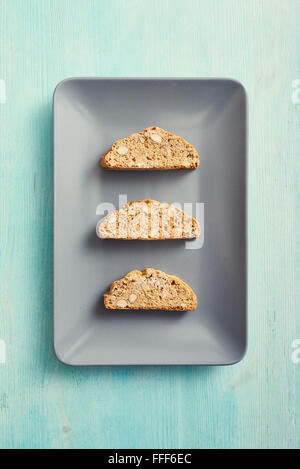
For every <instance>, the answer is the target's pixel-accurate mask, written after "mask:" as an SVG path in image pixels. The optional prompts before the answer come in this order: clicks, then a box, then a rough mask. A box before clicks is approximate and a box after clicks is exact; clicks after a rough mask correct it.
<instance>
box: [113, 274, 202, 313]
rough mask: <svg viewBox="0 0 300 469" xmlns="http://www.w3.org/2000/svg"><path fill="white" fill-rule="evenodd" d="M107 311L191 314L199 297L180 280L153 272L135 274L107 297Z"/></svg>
mask: <svg viewBox="0 0 300 469" xmlns="http://www.w3.org/2000/svg"><path fill="white" fill-rule="evenodd" d="M104 305H105V307H106V308H107V309H158V310H169V311H191V310H194V309H196V308H197V296H196V295H195V293H194V292H193V290H192V289H191V288H190V287H189V286H188V285H187V284H186V283H184V282H183V281H182V280H181V279H180V278H178V277H175V276H173V275H169V274H166V273H165V272H162V271H161V270H156V269H152V268H147V269H144V270H143V271H142V272H141V271H140V270H133V271H132V272H129V273H128V274H127V275H125V277H123V278H121V279H120V280H116V281H115V282H113V283H112V284H111V286H110V290H109V291H108V292H106V293H105V294H104Z"/></svg>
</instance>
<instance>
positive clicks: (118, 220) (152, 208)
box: [97, 199, 200, 240]
mask: <svg viewBox="0 0 300 469" xmlns="http://www.w3.org/2000/svg"><path fill="white" fill-rule="evenodd" d="M97 235H98V237H99V238H103V239H143V240H158V239H192V238H197V237H198V236H199V235H200V226H199V224H198V222H197V220H196V219H195V218H193V217H191V216H190V215H187V214H186V213H185V212H184V211H183V210H181V209H179V208H177V207H175V206H174V205H171V204H166V203H161V202H158V201H157V200H151V199H145V200H139V201H134V202H129V203H127V204H126V205H124V206H123V207H122V208H121V209H120V210H113V211H111V212H109V213H108V214H107V215H106V217H105V218H104V220H103V221H102V222H100V223H99V224H98V226H97Z"/></svg>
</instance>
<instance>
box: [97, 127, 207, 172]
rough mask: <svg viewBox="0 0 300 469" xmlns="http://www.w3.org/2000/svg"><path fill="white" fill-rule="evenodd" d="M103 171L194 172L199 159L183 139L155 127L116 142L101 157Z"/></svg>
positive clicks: (193, 149)
mask: <svg viewBox="0 0 300 469" xmlns="http://www.w3.org/2000/svg"><path fill="white" fill-rule="evenodd" d="M100 165H101V166H102V168H104V169H121V170H130V169H132V170H149V169H159V170H164V169H195V168H197V167H198V166H199V156H198V153H197V152H196V150H195V148H194V147H193V146H192V145H190V144H189V143H188V142H187V141H186V140H184V138H182V137H178V136H176V135H174V134H171V133H170V132H166V131H165V130H163V129H160V128H159V127H148V128H147V129H145V130H142V131H141V132H138V133H135V134H132V135H130V136H129V137H127V138H123V139H122V140H117V141H116V142H114V143H113V145H112V147H111V148H110V149H109V150H108V151H107V152H106V153H105V154H104V155H103V156H102V158H101V160H100Z"/></svg>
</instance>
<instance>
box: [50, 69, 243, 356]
mask: <svg viewBox="0 0 300 469" xmlns="http://www.w3.org/2000/svg"><path fill="white" fill-rule="evenodd" d="M53 106H54V109H53V113H54V300H53V304H54V307H53V314H54V328H53V329H54V348H55V352H56V355H57V357H58V358H59V359H60V360H61V361H62V362H64V363H67V364H69V365H151V364H153V365H167V364H169V365H226V364H232V363H236V362H237V361H239V360H241V359H242V357H243V355H244V353H245V350H246V342H247V313H246V310H247V275H246V272H247V260H246V251H247V245H246V228H247V214H246V166H247V164H246V160H247V155H246V154H247V111H246V107H247V104H246V94H245V90H244V88H243V87H242V85H241V84H239V83H238V82H236V81H234V80H228V79H101V78H93V79H89V78H72V79H67V80H65V81H63V82H61V83H60V84H59V85H58V86H57V88H56V90H55V93H54V104H53ZM152 125H157V126H159V127H161V128H163V129H165V130H168V131H170V132H172V133H174V134H176V135H180V136H182V137H184V138H185V139H186V140H188V141H189V142H190V143H191V144H192V145H194V147H195V148H196V149H197V151H198V153H199V155H200V166H199V168H198V169H196V170H194V171H165V172H164V171H148V172H147V171H145V172H143V171H142V172H141V171H139V172H138V171H127V172H119V171H104V170H103V169H101V168H100V166H99V159H100V156H101V155H102V154H103V153H104V152H105V151H106V150H107V149H108V148H109V147H110V146H111V144H112V142H113V141H115V140H117V139H119V138H123V137H126V136H128V135H130V134H131V133H133V132H136V131H139V130H142V129H144V128H146V127H149V126H152ZM146 198H151V199H156V200H159V201H161V202H169V203H174V202H176V203H179V204H181V206H182V208H186V209H187V210H191V211H192V214H193V215H194V216H197V219H198V220H199V222H200V224H201V228H202V234H201V237H200V238H199V239H197V240H194V241H188V242H186V241H184V240H169V241H115V240H100V239H98V238H97V236H96V232H95V227H96V224H97V222H98V221H99V219H101V218H102V217H103V215H104V214H106V213H107V210H109V209H111V208H119V203H121V205H123V203H125V202H126V200H127V201H131V200H141V199H146ZM183 204H186V205H185V206H184V205H183ZM145 267H154V268H158V269H161V270H163V271H165V272H167V273H170V274H174V275H176V276H178V277H180V278H182V279H183V280H184V281H185V282H186V283H188V284H189V285H190V286H191V287H192V288H193V290H194V291H195V293H196V294H197V296H198V308H197V310H196V311H188V312H171V311H129V310H126V311H108V310H106V309H105V308H104V305H103V293H104V292H105V291H106V290H107V289H108V288H109V285H110V283H111V282H112V281H114V280H116V279H119V278H121V277H122V276H124V275H125V274H126V273H128V272H129V271H130V270H133V269H143V268H145Z"/></svg>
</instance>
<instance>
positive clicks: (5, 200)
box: [0, 0, 300, 448]
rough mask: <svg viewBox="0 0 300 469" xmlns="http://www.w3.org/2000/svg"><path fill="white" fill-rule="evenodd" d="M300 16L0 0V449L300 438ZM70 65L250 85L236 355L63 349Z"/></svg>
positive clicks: (122, 2)
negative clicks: (2, 88)
mask: <svg viewBox="0 0 300 469" xmlns="http://www.w3.org/2000/svg"><path fill="white" fill-rule="evenodd" d="M299 24H300V2H299V0H285V1H282V0H252V1H242V0H210V1H206V0H26V1H24V0H0V79H1V80H5V84H6V103H3V102H2V103H0V152H1V169H0V187H1V195H0V216H1V218H0V220H1V222H0V237H1V246H0V248H1V250H0V314H1V321H0V339H2V340H5V342H6V346H7V361H6V364H0V447H1V448H5V447H6V448H202V447H205V448H253V447H258V448H260V447H266V448H274V447H280V448H281V447H289V448H296V447H300V364H298V365H295V364H293V363H292V361H291V352H292V349H291V343H292V341H293V340H294V339H295V338H297V337H298V338H299V337H300V319H299V304H300V301H299V300H300V293H299V280H300V248H299V233H300V229H299V227H300V224H299V208H300V192H299V191H300V189H299V188H300V178H299V174H300V163H299V150H300V143H299V141H300V140H299V135H300V104H295V103H293V102H292V100H291V94H292V88H291V83H292V81H293V80H294V79H296V78H300V56H299V48H300V33H299ZM71 76H114V77H116V76H140V77H142V76H192V77H202V76H204V77H209V76H213V77H232V78H236V79H238V80H240V81H241V82H242V83H243V84H244V85H245V86H246V89H247V91H248V96H249V129H250V130H249V347H248V353H247V355H246V357H245V359H244V360H243V361H242V362H241V363H240V364H238V365H235V366H233V367H226V368H197V367H190V368H189V367H183V368H178V367H173V368H172V367H167V368H162V367H156V368H155V367H147V368H146V367H145V368H143V367H141V368H130V367H128V368H126V367H125V368H118V367H117V368H99V369H97V368H87V369H83V368H69V367H66V366H63V365H61V364H60V363H58V362H57V360H56V358H55V357H54V354H53V351H52V344H51V314H52V311H51V309H52V142H51V138H52V127H51V117H52V116H51V98H52V93H53V89H54V87H55V85H56V84H57V83H58V82H59V81H60V80H62V79H63V78H66V77H71ZM2 101H3V100H2ZM297 242H298V244H297ZM297 306H298V310H297Z"/></svg>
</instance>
